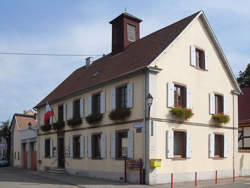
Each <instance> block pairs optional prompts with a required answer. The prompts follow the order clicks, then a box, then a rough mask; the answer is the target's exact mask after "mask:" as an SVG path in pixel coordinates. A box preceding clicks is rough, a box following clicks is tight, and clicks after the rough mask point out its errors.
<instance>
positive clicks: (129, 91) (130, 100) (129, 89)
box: [126, 83, 133, 108]
mask: <svg viewBox="0 0 250 188" xmlns="http://www.w3.org/2000/svg"><path fill="white" fill-rule="evenodd" d="M126 106H127V108H132V107H133V83H129V84H128V85H127V105H126Z"/></svg>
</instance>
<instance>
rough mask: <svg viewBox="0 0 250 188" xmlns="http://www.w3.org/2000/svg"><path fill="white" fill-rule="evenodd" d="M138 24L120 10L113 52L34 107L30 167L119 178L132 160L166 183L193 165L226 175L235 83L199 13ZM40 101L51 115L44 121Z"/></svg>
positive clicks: (233, 141)
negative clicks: (154, 26) (146, 28)
mask: <svg viewBox="0 0 250 188" xmlns="http://www.w3.org/2000/svg"><path fill="white" fill-rule="evenodd" d="M141 21H142V20H141V19H139V18H136V17H135V16H132V15H130V14H128V13H123V14H121V15H120V16H118V17H117V18H115V19H114V20H112V21H111V22H110V24H112V52H111V53H110V54H108V55H106V56H104V57H102V58H100V59H98V60H96V61H94V62H92V63H91V62H90V61H89V59H88V61H87V62H86V65H85V66H83V67H80V68H79V69H77V70H76V71H74V72H73V73H72V74H71V75H70V76H69V77H68V78H67V79H66V80H64V81H63V82H62V83H61V84H60V85H59V86H58V87H56V88H55V89H54V90H53V91H52V92H51V93H50V94H49V95H48V96H47V97H45V98H44V99H43V100H42V101H41V102H40V103H39V104H38V105H37V106H36V107H35V108H36V109H37V111H38V114H39V115H38V116H39V118H38V122H39V126H40V127H41V132H40V133H39V136H40V148H41V151H42V152H41V154H40V155H39V156H40V159H39V160H40V161H41V164H39V169H40V170H46V169H48V168H57V167H59V168H64V169H65V170H66V171H67V172H69V173H72V174H79V175H86V176H91V177H101V178H106V179H113V180H117V181H119V180H123V179H124V178H125V177H124V159H128V161H127V162H130V161H131V160H140V159H141V160H142V161H143V173H144V177H145V181H146V183H147V184H160V183H168V182H170V180H171V173H173V174H174V177H175V181H192V180H194V177H195V176H194V173H195V172H197V173H198V177H199V179H212V178H214V176H215V172H216V171H218V174H219V177H232V176H233V170H234V169H236V172H237V168H238V166H237V165H238V155H237V154H238V151H237V149H238V140H237V139H238V131H237V128H238V95H239V94H240V93H241V90H240V88H239V87H238V85H237V82H236V79H235V77H234V75H233V73H232V71H231V68H230V66H229V64H228V62H227V59H226V57H225V55H224V53H223V51H222V49H221V47H220V45H219V43H218V41H217V39H216V37H215V34H214V32H213V31H212V29H211V26H210V25H209V23H208V21H207V19H206V16H205V15H204V13H203V12H202V11H199V12H197V13H195V14H193V15H191V16H188V17H186V18H184V19H182V20H180V21H178V22H176V23H173V24H171V25H169V26H167V27H165V28H162V29H160V30H158V31H156V32H154V33H152V34H150V35H148V36H145V37H144V38H140V22H141ZM152 99H153V101H152ZM46 102H49V104H50V105H51V107H52V108H53V109H54V112H55V117H54V118H51V119H50V121H48V122H45V123H44V121H43V120H44V119H43V118H44V111H45V104H46ZM175 107H180V108H175ZM190 109H192V112H191V111H190ZM173 110H179V111H181V112H183V111H185V114H186V112H187V113H188V114H189V115H188V116H192V113H193V116H192V117H191V118H189V119H187V120H184V119H180V118H176V116H175V115H174V112H173ZM190 112H191V113H190ZM177 114H178V113H177ZM214 115H219V116H223V117H224V116H225V117H229V118H230V120H229V122H228V123H226V124H221V123H217V122H216V121H215V120H214V119H213V118H215V116H214ZM185 117H186V115H185ZM52 127H53V129H52ZM154 159H156V160H154ZM55 161H57V162H55ZM127 178H128V181H130V182H137V183H138V182H139V171H138V170H131V169H128V171H127Z"/></svg>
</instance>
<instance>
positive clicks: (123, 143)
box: [117, 131, 128, 159]
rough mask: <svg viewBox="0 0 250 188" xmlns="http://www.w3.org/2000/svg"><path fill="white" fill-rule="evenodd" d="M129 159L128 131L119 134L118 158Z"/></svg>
mask: <svg viewBox="0 0 250 188" xmlns="http://www.w3.org/2000/svg"><path fill="white" fill-rule="evenodd" d="M127 157H128V131H122V132H118V133H117V158H121V159H123V158H127Z"/></svg>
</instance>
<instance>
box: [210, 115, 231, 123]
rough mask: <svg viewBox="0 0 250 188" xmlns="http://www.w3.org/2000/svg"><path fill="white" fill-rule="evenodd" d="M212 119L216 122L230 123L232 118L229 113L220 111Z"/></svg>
mask: <svg viewBox="0 0 250 188" xmlns="http://www.w3.org/2000/svg"><path fill="white" fill-rule="evenodd" d="M212 119H213V120H214V121H215V122H216V123H219V124H221V123H228V122H229V120H230V118H229V116H228V115H225V114H223V113H218V114H214V115H213V116H212Z"/></svg>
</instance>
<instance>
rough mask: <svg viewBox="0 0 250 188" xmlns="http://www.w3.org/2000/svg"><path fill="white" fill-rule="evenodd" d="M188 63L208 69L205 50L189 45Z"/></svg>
mask: <svg viewBox="0 0 250 188" xmlns="http://www.w3.org/2000/svg"><path fill="white" fill-rule="evenodd" d="M190 57H191V60H190V62H191V63H190V64H191V65H192V66H194V67H197V68H199V69H202V70H208V55H207V52H206V51H205V50H203V49H201V48H197V47H196V46H194V45H191V47H190Z"/></svg>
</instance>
